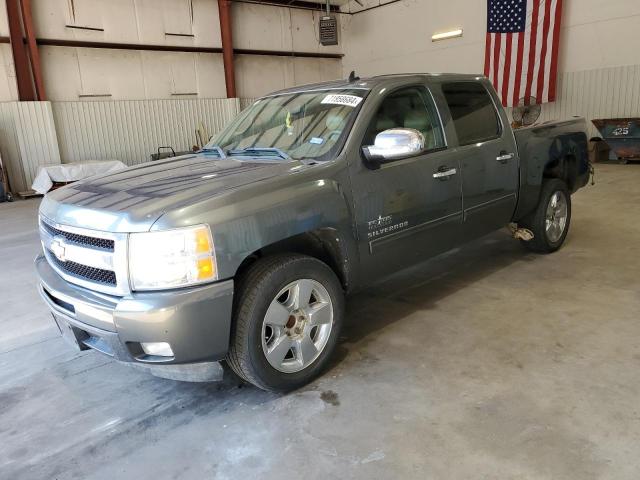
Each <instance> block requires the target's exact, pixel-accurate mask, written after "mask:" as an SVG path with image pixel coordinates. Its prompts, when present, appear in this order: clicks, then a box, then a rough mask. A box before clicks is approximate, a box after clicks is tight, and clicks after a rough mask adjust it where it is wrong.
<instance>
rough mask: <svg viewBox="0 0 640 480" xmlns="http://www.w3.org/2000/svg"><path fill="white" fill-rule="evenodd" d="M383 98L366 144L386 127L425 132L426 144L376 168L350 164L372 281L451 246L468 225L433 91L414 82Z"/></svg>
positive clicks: (363, 254) (359, 229) (365, 266)
mask: <svg viewBox="0 0 640 480" xmlns="http://www.w3.org/2000/svg"><path fill="white" fill-rule="evenodd" d="M378 101H379V105H378V107H377V110H375V114H374V115H373V116H372V118H371V119H370V122H369V126H368V128H367V130H366V133H365V135H364V138H363V139H362V146H370V145H373V144H374V142H375V137H376V135H377V134H379V133H381V132H382V131H385V130H389V129H392V128H411V129H414V130H418V131H419V132H421V133H422V134H423V135H424V137H425V148H424V150H423V151H421V152H419V153H417V154H415V155H413V156H410V157H406V158H402V159H398V160H394V161H392V162H388V163H383V164H382V165H381V166H380V168H379V169H376V170H372V169H371V168H369V167H368V166H367V164H366V163H365V162H364V161H363V159H359V160H360V161H354V162H351V169H352V170H351V178H352V186H353V195H354V203H355V207H356V208H355V217H356V228H357V233H358V238H359V249H360V258H361V261H362V267H363V270H362V273H363V275H364V278H366V279H368V280H371V281H373V280H375V279H376V278H378V277H381V276H384V275H386V274H390V273H393V272H394V271H397V270H400V269H402V268H405V267H407V266H409V265H412V264H414V263H417V262H420V261H423V260H425V259H426V258H428V257H430V256H433V255H436V254H438V253H440V252H442V251H445V250H448V249H450V248H452V247H453V246H454V245H455V244H457V243H458V242H459V241H460V237H461V234H460V231H461V225H462V186H461V175H460V165H459V162H458V156H457V155H450V154H449V153H450V152H448V151H447V147H446V142H445V138H444V134H443V129H442V125H441V122H440V119H439V116H438V112H437V110H436V106H435V104H434V102H433V97H432V96H431V94H430V92H429V91H428V90H427V88H426V87H425V86H423V85H414V86H409V87H403V88H400V89H397V90H392V91H391V92H389V93H387V94H386V96H384V97H383V98H382V99H381V100H378ZM444 173H446V175H443V174H444Z"/></svg>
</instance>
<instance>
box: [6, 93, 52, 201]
mask: <svg viewBox="0 0 640 480" xmlns="http://www.w3.org/2000/svg"><path fill="white" fill-rule="evenodd" d="M0 142H1V144H0V151H1V153H2V160H3V162H4V164H5V165H7V171H8V172H9V174H10V175H9V181H10V183H11V188H12V190H13V191H15V192H18V191H24V190H27V189H29V188H30V187H31V182H32V181H33V179H34V178H35V176H36V175H37V173H38V169H39V168H40V167H41V166H45V165H56V164H59V163H60V152H59V149H58V139H57V136H56V129H55V124H54V120H53V113H52V110H51V103H50V102H4V103H0Z"/></svg>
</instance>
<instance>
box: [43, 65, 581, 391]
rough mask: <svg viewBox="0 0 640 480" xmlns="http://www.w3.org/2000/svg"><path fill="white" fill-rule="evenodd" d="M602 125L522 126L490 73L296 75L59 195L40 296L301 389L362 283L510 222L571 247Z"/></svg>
mask: <svg viewBox="0 0 640 480" xmlns="http://www.w3.org/2000/svg"><path fill="white" fill-rule="evenodd" d="M585 128H586V125H585V122H584V120H583V119H571V120H568V121H562V122H554V123H545V124H541V125H537V126H533V127H529V128H523V129H519V130H516V131H512V129H511V127H510V125H509V121H508V119H507V116H506V114H505V112H504V110H503V109H502V107H501V106H500V104H499V101H498V99H497V96H496V94H495V91H494V90H493V88H492V87H491V85H490V83H489V82H488V81H487V79H486V78H484V77H480V76H471V75H454V74H451V75H449V74H443V75H426V74H424V75H423V74H416V75H413V74H411V75H390V76H380V77H375V78H369V79H358V78H350V79H349V80H348V81H336V82H331V83H323V84H316V85H308V86H303V87H296V88H292V89H288V90H284V91H281V92H277V93H274V94H272V95H268V96H266V97H264V98H261V99H259V100H258V101H257V102H255V103H254V104H253V105H252V106H251V107H249V108H248V109H246V110H245V111H244V112H243V113H242V114H240V115H239V116H238V117H237V118H236V119H235V120H234V121H233V122H232V123H231V124H230V125H228V126H227V127H226V128H225V129H224V130H223V131H222V132H221V133H220V134H218V135H217V136H216V137H215V138H214V139H213V140H212V141H211V142H210V144H209V145H207V146H206V147H205V148H204V149H202V150H201V151H200V152H197V153H195V154H193V155H188V156H182V157H178V158H172V159H168V160H165V161H158V162H152V163H147V164H143V165H139V166H136V167H132V168H129V169H127V170H124V171H121V172H118V173H114V174H109V175H105V176H101V177H94V178H91V179H88V180H86V181H82V182H78V183H75V184H72V185H69V186H67V187H64V188H61V189H59V190H56V191H54V192H52V193H50V194H48V195H47V196H46V197H45V198H44V200H43V201H42V204H41V206H40V212H39V213H40V214H39V226H40V233H41V238H42V246H43V252H42V254H41V255H40V256H38V257H37V258H36V260H35V264H36V269H37V273H38V276H39V280H40V293H41V294H42V297H43V299H44V301H45V302H46V303H47V305H48V306H49V307H50V309H51V311H52V313H53V317H54V319H55V321H56V323H57V325H58V326H59V328H60V330H61V332H62V333H63V335H64V336H65V337H67V338H68V339H69V340H70V341H72V342H73V343H74V344H75V345H76V346H77V347H79V348H80V349H88V348H91V349H95V350H98V351H100V352H102V353H104V354H107V355H110V356H112V357H114V358H115V359H117V360H119V361H122V362H126V363H128V364H130V365H139V366H142V367H144V368H145V369H148V370H149V371H150V372H151V373H153V374H155V375H158V376H161V377H168V378H174V379H182V380H191V381H204V380H212V379H216V378H219V377H220V374H221V371H222V370H221V366H220V361H226V362H227V363H228V365H229V366H230V367H231V368H232V369H233V370H234V371H235V372H236V373H237V374H238V375H239V376H240V377H242V378H243V379H245V380H246V381H248V382H251V383H253V384H254V385H256V386H258V387H260V388H263V389H268V390H275V391H287V390H291V389H295V388H297V387H299V386H301V385H304V384H305V383H307V382H309V381H310V380H311V379H313V378H314V377H316V376H317V375H318V374H319V373H320V372H321V371H322V369H323V368H324V367H325V366H326V365H327V361H328V360H329V357H330V356H331V354H332V352H333V351H334V348H335V346H336V342H337V340H338V335H339V332H340V328H341V326H342V323H343V320H344V303H345V300H344V298H345V295H346V294H348V293H350V292H353V291H354V290H356V289H360V288H363V287H366V286H367V285H369V284H371V283H372V282H375V281H377V280H379V279H380V278H381V277H384V276H386V275H389V274H391V273H393V272H396V271H398V270H401V269H403V268H405V267H407V266H411V265H414V264H415V263H416V262H420V261H423V260H425V259H427V258H429V257H433V256H435V255H437V254H440V253H442V252H445V251H447V250H450V249H452V248H454V247H456V246H458V245H460V244H462V243H465V242H468V241H470V240H473V239H476V238H478V237H480V236H483V235H485V234H488V233H490V232H492V231H494V230H496V229H500V228H501V227H505V226H507V225H508V224H513V223H515V224H517V226H518V232H526V234H527V235H523V236H524V237H525V238H527V240H528V241H523V244H524V245H525V246H526V247H528V248H529V249H531V250H533V251H536V252H541V253H550V252H553V251H555V250H557V249H558V248H560V246H561V245H562V244H563V242H564V240H565V237H566V235H567V231H568V229H569V222H570V220H571V194H572V193H573V192H575V191H576V190H577V189H579V188H581V187H582V186H584V185H586V184H587V182H588V179H589V174H590V165H589V161H588V155H587V135H586V133H585ZM531 237H532V238H531Z"/></svg>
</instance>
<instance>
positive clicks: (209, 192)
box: [40, 154, 308, 232]
mask: <svg viewBox="0 0 640 480" xmlns="http://www.w3.org/2000/svg"><path fill="white" fill-rule="evenodd" d="M305 167H308V165H306V164H305V163H303V162H300V161H297V160H277V161H272V160H265V159H260V160H255V159H254V160H252V159H245V158H243V159H238V158H233V157H229V158H225V159H219V158H217V157H214V156H212V155H207V154H198V155H189V156H183V157H176V158H172V159H168V160H164V161H157V162H150V163H145V164H142V165H139V166H135V167H131V168H128V169H126V170H121V171H119V172H115V173H111V174H107V175H103V176H97V177H92V178H90V179H87V180H83V181H80V182H77V183H73V184H71V185H69V186H66V187H63V188H61V189H58V190H55V191H53V192H50V193H49V194H47V195H46V196H45V198H44V200H43V202H42V204H41V206H40V213H41V214H42V215H44V216H46V217H47V218H49V219H50V220H52V221H54V222H56V223H59V224H63V225H74V226H80V227H84V228H90V229H95V230H104V231H110V232H140V231H148V230H149V229H150V228H151V226H152V225H153V223H154V222H155V221H156V220H157V219H158V218H159V217H160V216H161V215H162V214H164V213H166V212H168V211H170V210H174V209H179V208H181V207H184V206H188V205H192V204H193V203H196V202H198V201H201V200H204V199H206V198H211V197H214V196H218V195H221V194H223V193H225V192H228V191H231V190H234V189H238V188H242V187H246V186H248V185H251V184H253V183H256V182H260V181H264V180H266V179H269V178H273V177H277V176H281V175H287V174H289V173H292V172H293V171H299V170H300V169H301V168H305Z"/></svg>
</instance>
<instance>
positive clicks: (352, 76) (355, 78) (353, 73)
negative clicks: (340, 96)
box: [349, 70, 360, 83]
mask: <svg viewBox="0 0 640 480" xmlns="http://www.w3.org/2000/svg"><path fill="white" fill-rule="evenodd" d="M358 80H360V77H358V76H356V71H355V70H351V73H350V74H349V83H353V82H357V81H358Z"/></svg>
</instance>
